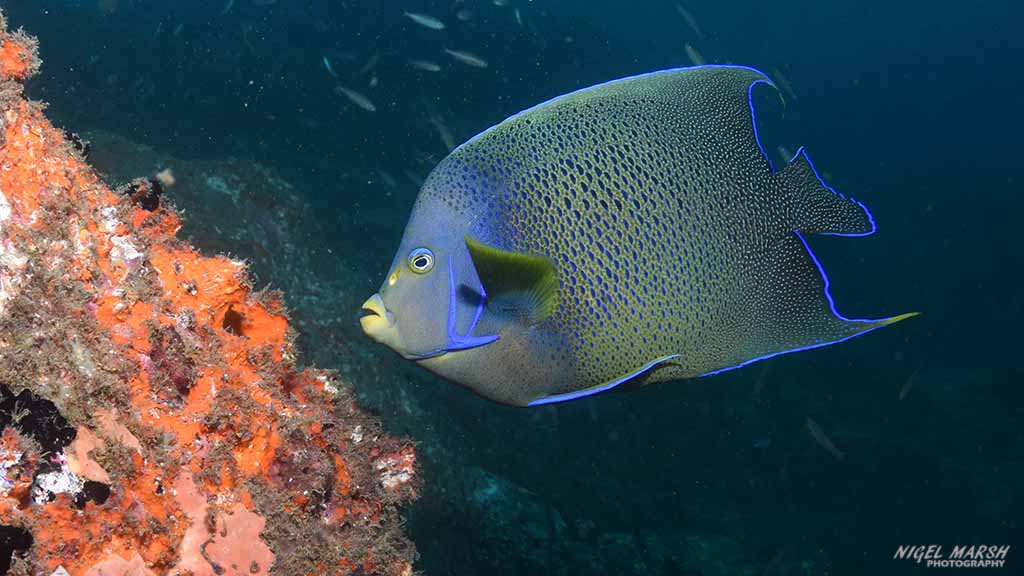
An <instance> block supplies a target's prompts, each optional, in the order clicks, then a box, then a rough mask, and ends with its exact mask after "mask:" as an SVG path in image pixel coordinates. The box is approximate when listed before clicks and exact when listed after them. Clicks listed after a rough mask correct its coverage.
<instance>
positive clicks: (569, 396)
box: [527, 354, 680, 406]
mask: <svg viewBox="0 0 1024 576" xmlns="http://www.w3.org/2000/svg"><path fill="white" fill-rule="evenodd" d="M679 356H680V355H679V354H670V355H668V356H664V357H661V358H658V359H657V360H653V361H651V362H649V363H647V365H645V366H644V367H643V368H641V369H639V370H637V371H636V372H632V373H630V374H627V375H625V376H623V377H622V378H619V379H618V380H614V381H612V382H609V383H607V384H602V385H600V386H595V387H593V388H587V389H586V390H577V391H576V392H566V393H564V394H555V395H553V396H545V397H543V398H538V399H536V400H534V401H533V402H530V403H529V404H527V406H542V405H544V404H555V403H557V402H567V401H569V400H575V399H576V398H583V397H584V396H591V395H593V394H597V393H599V392H604V391H605V390H611V389H612V388H615V387H616V386H618V385H619V384H622V383H623V382H625V381H627V380H631V379H633V378H636V377H637V376H639V375H641V374H643V373H644V372H647V371H648V370H650V369H651V368H654V367H655V366H657V365H658V364H661V363H662V362H667V361H669V360H673V359H675V358H679Z"/></svg>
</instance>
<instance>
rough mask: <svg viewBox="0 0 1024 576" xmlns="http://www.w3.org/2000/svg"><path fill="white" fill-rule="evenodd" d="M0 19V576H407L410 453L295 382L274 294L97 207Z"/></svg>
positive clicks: (351, 410)
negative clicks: (28, 83)
mask: <svg viewBox="0 0 1024 576" xmlns="http://www.w3.org/2000/svg"><path fill="white" fill-rule="evenodd" d="M38 67H39V61H38V57H37V50H36V44H35V41H34V40H33V39H32V38H30V37H29V36H27V35H26V34H24V33H21V32H18V33H11V32H8V31H7V25H6V22H5V21H4V19H3V16H2V15H0V429H2V437H0V572H2V571H3V570H7V571H8V572H9V573H11V574H26V575H27V574H33V575H36V574H42V575H47V576H50V575H62V574H68V575H71V576H79V575H99V574H103V575H108V576H117V575H121V574H133V575H139V574H145V575H149V574H154V575H155V574H188V573H191V574H193V575H195V576H201V575H217V576H225V575H232V574H289V575H291V574H296V575H297V574H313V573H318V574H385V575H406V574H411V573H412V563H413V561H414V560H415V556H416V552H415V548H414V546H413V545H412V543H411V542H410V541H409V540H408V539H407V538H406V537H405V535H404V533H403V530H402V524H401V515H400V512H399V508H400V506H401V505H402V504H404V503H406V502H408V501H410V500H412V499H413V498H415V496H416V493H417V476H416V454H415V449H414V447H413V446H412V444H411V443H410V442H409V441H407V440H404V439H401V438H394V437H390V436H388V435H387V434H385V433H384V432H383V431H382V429H381V426H380V423H379V422H378V421H377V420H376V419H375V418H373V417H371V416H369V415H368V414H366V413H365V412H364V411H362V410H361V409H360V408H359V407H358V406H357V404H356V401H355V398H354V395H353V393H352V392H351V390H350V388H349V386H347V385H346V384H345V383H344V382H342V381H340V379H339V378H338V376H337V374H336V373H334V372H331V371H325V370H317V369H312V368H309V369H300V368H298V367H297V366H296V364H295V344H294V338H295V334H294V332H293V330H292V329H291V328H290V325H289V318H288V315H287V313H286V310H285V309H284V306H283V304H282V299H281V296H280V294H278V293H275V292H273V291H267V290H263V291H255V290H254V289H253V287H252V283H251V281H250V278H249V273H248V270H247V267H246V265H245V264H244V263H243V262H240V261H236V260H233V259H231V258H228V257H217V256H206V255H203V254H200V253H199V252H198V251H197V250H196V249H194V248H193V247H192V246H190V245H189V244H188V243H186V242H184V241H182V240H180V239H179V238H177V236H176V234H177V232H178V231H179V229H180V227H181V218H180V216H179V215H178V214H177V213H176V212H175V211H174V210H173V209H171V208H169V207H168V206H167V205H165V203H164V202H162V201H161V195H162V191H163V189H164V188H165V187H167V186H170V185H172V184H173V176H172V175H171V174H169V173H164V174H161V175H159V176H152V177H147V178H140V179H137V180H135V181H133V182H131V183H129V184H126V185H125V186H122V187H120V188H117V189H111V188H110V187H109V186H107V185H106V184H104V182H103V181H102V180H101V179H100V178H99V177H98V175H97V174H96V172H95V171H94V170H93V169H92V168H91V167H90V165H89V164H88V162H87V160H86V157H85V152H86V147H85V146H84V144H83V143H82V141H81V140H80V139H78V138H76V137H74V136H73V135H69V134H66V133H64V132H62V131H61V130H58V129H56V128H55V127H54V126H53V125H52V124H50V122H48V121H47V119H46V117H45V116H44V114H43V106H42V105H40V104H39V103H36V102H31V101H29V100H27V99H26V98H25V97H24V95H23V90H22V87H23V82H24V81H25V80H26V79H27V78H28V77H29V76H31V75H32V74H33V73H34V72H35V71H36V70H37V69H38Z"/></svg>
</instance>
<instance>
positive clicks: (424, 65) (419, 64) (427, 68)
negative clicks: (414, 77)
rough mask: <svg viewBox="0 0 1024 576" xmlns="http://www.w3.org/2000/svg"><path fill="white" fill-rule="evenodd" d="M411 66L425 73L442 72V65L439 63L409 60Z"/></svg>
mask: <svg viewBox="0 0 1024 576" xmlns="http://www.w3.org/2000/svg"><path fill="white" fill-rule="evenodd" d="M407 62H408V64H409V66H411V67H413V68H415V69H417V70H423V71H424V72H440V71H441V65H440V64H438V63H437V62H431V61H430V60H408V61H407Z"/></svg>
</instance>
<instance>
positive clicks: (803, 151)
mask: <svg viewBox="0 0 1024 576" xmlns="http://www.w3.org/2000/svg"><path fill="white" fill-rule="evenodd" d="M750 105H751V107H753V105H754V103H753V102H751V103H750ZM751 110H753V108H751ZM755 126H756V125H755ZM755 129H756V128H755ZM758 144H760V143H758ZM761 151H762V152H764V150H763V149H762V150H761ZM800 156H803V157H804V160H806V161H807V165H808V166H810V167H811V172H814V177H815V178H817V179H818V182H819V183H820V184H821V185H822V186H824V187H825V189H826V190H828V191H829V192H831V193H833V194H835V195H836V196H839V197H840V198H842V199H844V200H849V201H850V202H853V203H854V204H856V205H857V206H860V209H861V210H863V211H864V214H865V215H867V217H868V222H870V223H871V230H868V231H867V232H853V233H843V232H822V233H821V235H822V236H844V237H847V238H860V237H863V236H871V235H872V234H874V233H875V232H878V224H877V223H875V216H874V215H873V214H872V213H871V210H868V207H867V206H865V205H864V203H863V202H861V201H860V200H857V199H856V198H853V197H852V196H847V195H845V194H843V193H842V192H840V191H838V190H836V189H835V188H833V187H831V186H829V185H828V184H827V183H826V182H825V179H824V178H822V177H821V174H820V173H819V172H818V169H817V168H816V167H815V166H814V162H812V161H811V156H810V155H809V154H808V153H807V149H806V148H804V147H803V146H801V147H799V148H797V150H796V154H793V157H792V158H790V159H789V164H792V163H793V162H795V161H796V159H797V158H799V157H800ZM805 244H806V243H805ZM808 251H810V249H808ZM813 256H814V254H813V253H812V254H811V257H813ZM815 261H817V260H816V259H815ZM819 268H820V266H819Z"/></svg>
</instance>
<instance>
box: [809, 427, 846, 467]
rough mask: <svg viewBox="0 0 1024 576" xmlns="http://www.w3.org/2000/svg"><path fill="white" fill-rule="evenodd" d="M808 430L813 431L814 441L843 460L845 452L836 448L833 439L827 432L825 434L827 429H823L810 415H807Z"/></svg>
mask: <svg viewBox="0 0 1024 576" xmlns="http://www.w3.org/2000/svg"><path fill="white" fill-rule="evenodd" d="M807 430H808V431H809V432H810V433H811V437H812V438H814V441H815V442H817V443H818V446H821V447H822V448H824V449H825V450H827V451H828V453H829V454H831V455H833V456H835V457H836V459H837V460H842V459H843V457H844V456H846V454H845V453H844V452H842V451H841V450H839V448H836V445H835V444H833V443H832V440H831V439H830V438H829V437H828V435H827V434H825V431H824V430H822V429H821V426H818V423H817V422H815V421H814V420H812V419H811V417H810V416H808V417H807Z"/></svg>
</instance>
